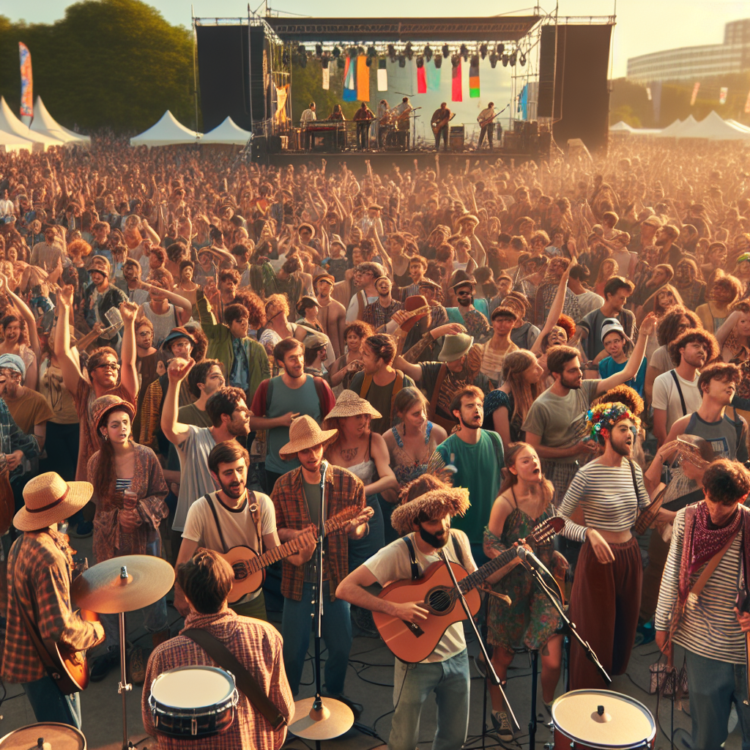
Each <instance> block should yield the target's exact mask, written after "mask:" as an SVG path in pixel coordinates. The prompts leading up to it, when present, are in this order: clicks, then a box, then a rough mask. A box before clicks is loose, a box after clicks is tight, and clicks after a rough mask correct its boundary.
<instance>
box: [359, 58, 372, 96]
mask: <svg viewBox="0 0 750 750" xmlns="http://www.w3.org/2000/svg"><path fill="white" fill-rule="evenodd" d="M357 99H359V101H361V102H369V101H370V68H369V67H368V65H367V56H366V55H360V56H359V57H358V58H357Z"/></svg>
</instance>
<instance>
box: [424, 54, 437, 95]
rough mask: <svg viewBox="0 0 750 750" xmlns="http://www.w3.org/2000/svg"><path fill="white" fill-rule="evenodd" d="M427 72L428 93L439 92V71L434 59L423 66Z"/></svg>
mask: <svg viewBox="0 0 750 750" xmlns="http://www.w3.org/2000/svg"><path fill="white" fill-rule="evenodd" d="M424 67H425V70H426V71H427V90H428V91H440V70H441V68H438V67H437V65H435V58H434V57H433V58H432V60H430V62H428V63H427V65H425V66H424Z"/></svg>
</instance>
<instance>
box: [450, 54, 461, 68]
mask: <svg viewBox="0 0 750 750" xmlns="http://www.w3.org/2000/svg"><path fill="white" fill-rule="evenodd" d="M460 62H461V55H453V56H452V57H451V65H452V66H453V67H454V68H457V67H458V66H459V64H460Z"/></svg>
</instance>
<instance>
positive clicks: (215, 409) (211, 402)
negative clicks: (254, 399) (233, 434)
mask: <svg viewBox="0 0 750 750" xmlns="http://www.w3.org/2000/svg"><path fill="white" fill-rule="evenodd" d="M245 399H246V396H245V391H243V390H242V388H235V387H234V386H226V385H225V386H224V387H223V388H219V390H218V391H216V392H214V393H212V394H211V395H210V396H209V397H208V401H206V414H207V415H208V418H209V419H210V420H211V424H212V425H213V426H214V427H221V417H222V416H223V415H224V414H226V415H227V416H228V417H230V418H231V416H232V414H233V413H234V410H235V409H236V408H237V405H238V404H239V403H240V401H244V400H245Z"/></svg>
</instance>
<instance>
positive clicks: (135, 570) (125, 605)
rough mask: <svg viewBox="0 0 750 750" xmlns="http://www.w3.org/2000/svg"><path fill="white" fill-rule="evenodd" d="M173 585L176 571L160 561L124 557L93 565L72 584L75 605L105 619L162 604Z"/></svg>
mask: <svg viewBox="0 0 750 750" xmlns="http://www.w3.org/2000/svg"><path fill="white" fill-rule="evenodd" d="M173 583H174V569H173V568H172V566H171V565H170V564H169V563H168V562H167V561H166V560H162V559H161V558H160V557H152V556H151V555H124V556H123V557H113V558H112V559H111V560H105V561H104V562H101V563H99V564H98V565H94V567H93V568H89V569H88V570H87V571H85V572H84V573H82V574H81V575H80V576H78V578H76V579H75V581H73V586H72V588H71V593H72V595H73V602H74V603H75V605H76V606H78V607H80V608H81V609H90V610H91V611H92V612H97V613H99V614H104V615H114V614H118V613H120V612H132V611H133V610H135V609H141V608H142V607H147V606H148V605H149V604H153V603H154V602H157V601H159V599H161V598H162V596H164V595H165V594H166V593H167V591H169V589H171V588H172V584H173Z"/></svg>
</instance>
